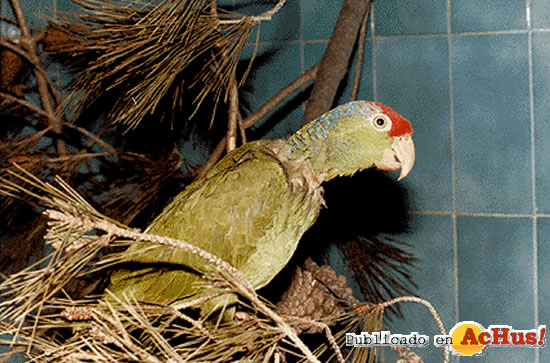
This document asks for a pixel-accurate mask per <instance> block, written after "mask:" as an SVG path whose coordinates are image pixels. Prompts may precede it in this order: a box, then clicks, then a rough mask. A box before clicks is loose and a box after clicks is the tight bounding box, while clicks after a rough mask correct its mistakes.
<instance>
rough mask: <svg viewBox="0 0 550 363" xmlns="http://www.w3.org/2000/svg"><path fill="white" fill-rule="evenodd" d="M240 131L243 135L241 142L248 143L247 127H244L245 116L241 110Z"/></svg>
mask: <svg viewBox="0 0 550 363" xmlns="http://www.w3.org/2000/svg"><path fill="white" fill-rule="evenodd" d="M238 116H239V119H238V121H239V132H240V135H241V143H243V144H246V129H245V128H244V125H243V116H242V115H241V113H240V112H239V115H238Z"/></svg>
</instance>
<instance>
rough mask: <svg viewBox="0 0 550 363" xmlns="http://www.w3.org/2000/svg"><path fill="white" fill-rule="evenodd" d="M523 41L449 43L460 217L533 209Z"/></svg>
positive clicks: (486, 38)
mask: <svg viewBox="0 0 550 363" xmlns="http://www.w3.org/2000/svg"><path fill="white" fill-rule="evenodd" d="M527 42H528V35H527V34H511V35H476V36H458V37H455V38H453V43H452V54H453V55H452V58H451V61H452V64H453V82H454V115H455V137H456V139H455V142H456V154H455V157H456V177H457V180H456V188H457V191H456V193H457V207H458V210H459V211H460V212H486V213H499V212H500V213H502V212H505V213H529V212H532V210H533V206H532V190H531V188H532V183H531V172H530V171H531V165H530V164H531V153H530V152H528V151H529V149H530V147H531V129H530V127H531V124H530V114H529V62H528V47H527ZM504 145H505V146H506V147H503V146H504ZM511 170H513V171H514V172H513V173H511V172H510V171H511ZM518 186H521V188H518Z"/></svg>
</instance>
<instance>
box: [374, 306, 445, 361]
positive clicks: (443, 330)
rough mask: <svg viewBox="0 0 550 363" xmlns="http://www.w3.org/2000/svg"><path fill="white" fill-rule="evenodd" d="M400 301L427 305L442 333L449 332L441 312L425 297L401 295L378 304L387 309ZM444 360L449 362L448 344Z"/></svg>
mask: <svg viewBox="0 0 550 363" xmlns="http://www.w3.org/2000/svg"><path fill="white" fill-rule="evenodd" d="M400 302H414V303H417V304H422V305H424V306H425V307H427V308H428V310H429V311H430V313H431V314H432V316H433V317H434V319H435V322H436V324H437V326H438V327H439V331H440V333H441V334H442V335H447V333H446V331H445V328H444V326H443V322H442V321H441V318H440V317H439V314H438V313H437V310H435V308H434V307H433V305H432V304H431V303H430V302H429V301H427V300H424V299H422V298H419V297H417V296H401V297H397V298H395V299H392V300H390V301H386V302H383V303H380V304H378V306H381V307H382V308H384V309H385V308H387V307H389V306H391V305H393V304H397V303H400ZM443 361H444V362H445V363H448V362H449V347H448V346H446V347H445V353H444V358H443Z"/></svg>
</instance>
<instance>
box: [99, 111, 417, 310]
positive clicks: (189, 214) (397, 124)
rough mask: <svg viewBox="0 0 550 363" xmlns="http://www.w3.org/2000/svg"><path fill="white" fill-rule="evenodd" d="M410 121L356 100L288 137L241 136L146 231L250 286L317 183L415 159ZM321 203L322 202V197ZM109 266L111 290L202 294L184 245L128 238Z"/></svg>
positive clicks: (279, 248) (196, 266)
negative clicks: (218, 264) (243, 139)
mask: <svg viewBox="0 0 550 363" xmlns="http://www.w3.org/2000/svg"><path fill="white" fill-rule="evenodd" d="M412 133H413V131H412V127H411V124H410V123H409V122H408V121H407V120H405V119H404V118H403V117H401V116H400V115H399V114H398V113H396V112H395V111H393V110H392V109H391V108H389V107H387V106H385V105H382V104H380V103H376V102H367V101H355V102H350V103H348V104H345V105H342V106H339V107H336V108H335V109H333V110H331V111H329V112H327V113H326V114H324V115H323V116H321V117H319V118H318V119H316V120H314V121H312V122H310V123H308V124H307V125H306V126H304V127H303V128H301V129H300V130H299V131H298V132H296V133H295V134H294V135H293V136H291V137H290V138H289V139H288V140H259V141H253V142H249V143H247V144H244V145H242V146H241V147H239V148H237V149H235V150H233V151H232V152H230V153H228V154H227V155H226V156H225V157H224V158H222V159H221V160H220V161H219V162H218V163H217V164H216V165H215V166H214V167H213V168H212V169H211V170H210V171H209V172H208V173H206V174H205V175H204V176H202V177H200V178H198V179H197V180H196V181H194V182H193V183H192V184H190V185H189V186H188V187H187V188H185V190H183V191H182V192H181V193H180V194H179V195H177V196H176V197H175V198H174V200H173V201H172V202H171V203H170V204H169V205H168V206H167V207H166V208H165V209H164V210H163V212H162V213H161V214H160V215H159V216H158V217H157V218H156V219H155V220H154V221H153V222H152V224H151V225H150V226H149V227H148V228H147V230H146V232H147V233H151V234H156V235H162V236H168V237H172V238H176V239H181V240H184V241H186V242H188V243H192V244H194V245H196V246H199V247H200V248H202V249H204V250H206V251H208V252H210V253H212V254H214V255H216V256H218V257H220V258H222V259H223V260H225V261H227V262H228V263H230V264H231V265H233V266H234V267H235V268H237V269H238V270H240V271H241V272H242V274H243V275H244V276H245V277H246V278H247V279H248V281H249V282H250V284H251V285H252V286H253V287H254V288H255V289H259V288H261V287H263V286H265V285H266V284H268V283H269V282H270V281H271V280H272V279H273V278H274V277H275V275H277V273H279V272H280V271H281V270H282V268H283V267H284V266H285V265H286V264H287V263H288V261H289V260H290V258H291V256H292V255H293V253H294V251H295V250H296V247H297V245H298V242H299V240H300V238H301V237H302V235H303V234H304V232H305V231H306V230H307V229H308V228H309V227H310V226H311V225H312V224H313V223H314V222H315V219H316V218H317V216H318V215H319V212H320V209H321V207H322V206H323V205H324V201H323V188H322V186H321V184H322V183H323V182H324V181H327V180H330V179H332V178H334V177H337V176H345V175H353V174H354V173H355V172H357V171H360V170H363V169H366V168H370V167H377V168H378V169H382V170H396V169H399V168H401V174H400V176H399V179H402V178H404V177H405V176H406V175H407V174H408V173H409V172H410V171H411V169H412V167H413V164H414V159H415V152H414V144H413V141H412ZM329 207H330V206H329ZM124 255H125V256H127V257H126V261H128V262H131V263H130V264H126V266H132V267H128V268H123V269H119V270H116V271H114V272H113V274H112V276H111V281H110V286H109V287H108V289H109V290H110V291H111V292H112V293H114V294H115V295H116V296H119V297H122V296H123V294H126V295H127V296H133V297H134V298H135V299H137V300H138V301H143V302H148V303H156V304H163V305H166V304H170V303H172V302H174V301H176V300H182V299H189V298H198V297H201V296H204V295H208V291H206V290H205V289H204V286H202V287H201V284H200V282H201V281H203V280H202V278H201V264H204V262H203V261H202V260H201V259H200V258H199V257H197V256H194V255H191V254H189V253H188V252H186V251H183V250H181V249H178V248H172V247H168V246H160V245H155V244H153V243H146V242H136V243H134V244H132V245H131V246H130V247H129V248H128V249H127V250H126V252H124V253H123V256H124ZM235 301H236V297H235V296H231V295H230V294H226V295H224V296H221V297H218V298H216V299H213V300H210V301H209V302H207V303H204V304H203V305H201V315H203V316H206V315H209V314H210V313H212V312H214V311H217V310H218V309H220V308H221V307H222V306H227V305H231V304H232V303H234V302H235Z"/></svg>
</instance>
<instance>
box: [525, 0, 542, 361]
mask: <svg viewBox="0 0 550 363" xmlns="http://www.w3.org/2000/svg"><path fill="white" fill-rule="evenodd" d="M525 15H526V20H527V29H528V30H529V32H528V33H527V62H528V67H529V123H530V129H531V193H532V195H531V196H532V201H533V212H534V218H533V309H534V319H535V327H537V326H538V324H539V303H538V300H539V291H538V253H537V250H538V221H537V213H538V208H537V180H536V176H537V174H536V164H535V162H536V158H535V85H534V75H533V31H532V27H531V25H532V24H531V20H532V19H531V15H532V14H531V0H525ZM535 362H536V363H538V362H540V352H539V349H536V350H535Z"/></svg>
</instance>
